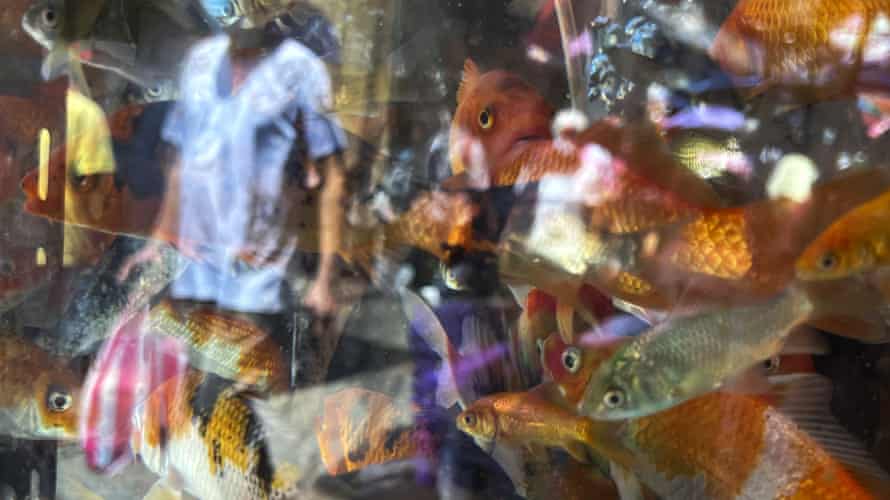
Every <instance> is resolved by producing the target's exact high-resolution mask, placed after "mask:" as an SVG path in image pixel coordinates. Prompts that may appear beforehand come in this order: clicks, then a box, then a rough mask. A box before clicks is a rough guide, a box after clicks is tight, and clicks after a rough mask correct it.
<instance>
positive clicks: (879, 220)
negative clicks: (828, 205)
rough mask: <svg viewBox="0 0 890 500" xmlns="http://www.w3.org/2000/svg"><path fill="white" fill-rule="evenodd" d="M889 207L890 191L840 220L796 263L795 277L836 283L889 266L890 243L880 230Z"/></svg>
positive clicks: (807, 249)
mask: <svg viewBox="0 0 890 500" xmlns="http://www.w3.org/2000/svg"><path fill="white" fill-rule="evenodd" d="M888 207H890V191H887V192H885V193H884V194H882V195H880V196H878V197H877V198H874V199H872V200H870V201H868V202H866V203H863V204H862V205H860V206H858V207H856V208H854V209H853V210H850V211H849V212H847V213H846V214H844V215H842V216H841V217H839V218H838V219H837V220H836V221H834V222H833V223H832V224H831V225H830V226H828V228H827V229H825V231H824V232H822V234H820V235H819V236H818V237H817V238H816V239H815V240H813V242H812V243H810V244H809V246H807V247H806V249H805V250H804V251H803V253H802V254H801V255H800V257H799V258H798V259H797V262H796V263H795V270H796V272H797V277H798V278H801V279H805V280H819V279H837V278H843V277H846V276H850V275H853V274H858V273H862V272H864V271H869V270H871V269H874V268H877V267H880V266H883V265H886V264H887V263H888V262H890V260H888V255H890V253H888V252H890V247H888V244H890V241H888V239H887V237H886V234H887V233H886V232H885V231H884V230H883V221H884V220H886V218H887V215H886V214H887V209H888Z"/></svg>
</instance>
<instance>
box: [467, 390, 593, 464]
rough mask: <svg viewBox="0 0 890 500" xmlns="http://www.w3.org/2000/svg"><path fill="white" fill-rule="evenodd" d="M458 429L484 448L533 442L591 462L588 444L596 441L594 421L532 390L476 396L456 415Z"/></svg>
mask: <svg viewBox="0 0 890 500" xmlns="http://www.w3.org/2000/svg"><path fill="white" fill-rule="evenodd" d="M535 424H537V425H535ZM457 428H458V429H460V430H462V431H463V432H465V433H467V434H469V435H470V436H472V437H473V438H474V439H475V440H476V442H477V444H479V445H480V447H482V448H483V449H486V450H490V449H491V448H492V447H493V446H494V445H495V444H496V442H503V443H509V444H526V443H533V444H539V445H544V446H549V447H555V448H562V449H564V450H566V451H567V452H568V453H569V455H571V456H572V457H573V458H574V459H575V460H577V461H579V462H581V463H591V462H592V461H593V458H592V456H591V455H590V452H589V451H588V446H589V445H591V444H592V443H595V442H596V440H597V436H596V424H595V423H594V421H592V420H590V419H588V418H584V417H579V416H577V415H575V414H573V413H571V412H569V411H568V410H565V409H563V408H560V407H559V406H556V405H554V404H552V403H550V402H548V401H547V400H546V399H545V398H544V397H542V396H539V395H538V393H537V392H535V391H529V392H504V393H500V394H494V395H491V396H485V397H483V398H480V399H477V400H476V401H475V402H473V403H472V404H471V405H470V406H469V407H467V409H465V410H464V411H462V412H461V413H460V415H458V416H457Z"/></svg>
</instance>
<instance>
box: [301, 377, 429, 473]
mask: <svg viewBox="0 0 890 500" xmlns="http://www.w3.org/2000/svg"><path fill="white" fill-rule="evenodd" d="M413 424H414V422H413V415H410V414H406V413H405V412H403V411H401V410H400V409H399V408H397V407H396V406H395V404H394V403H393V400H392V398H390V397H389V396H387V395H385V394H383V393H380V392H376V391H369V390H367V389H362V388H358V387H356V388H350V389H343V390H341V391H338V392H336V393H334V394H331V395H330V396H327V397H326V398H325V400H324V412H323V414H322V416H321V418H320V419H319V420H318V422H317V425H316V429H315V436H316V438H317V439H318V447H319V449H320V450H321V458H322V460H323V461H324V463H325V467H326V468H327V470H328V473H330V474H332V475H337V474H343V473H346V472H350V471H354V470H358V469H361V468H364V467H367V466H368V465H371V464H380V463H386V462H390V461H395V460H404V459H408V458H412V457H415V456H418V455H422V454H424V453H427V452H429V450H426V451H425V450H424V446H425V445H427V446H428V444H429V443H424V441H423V440H424V439H425V438H424V437H423V436H422V432H421V431H420V430H419V429H416V428H414V425H413ZM426 439H428V438H426Z"/></svg>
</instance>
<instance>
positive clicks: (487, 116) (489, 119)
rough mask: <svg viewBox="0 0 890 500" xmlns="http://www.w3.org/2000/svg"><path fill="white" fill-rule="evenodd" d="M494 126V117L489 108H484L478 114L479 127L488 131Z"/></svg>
mask: <svg viewBox="0 0 890 500" xmlns="http://www.w3.org/2000/svg"><path fill="white" fill-rule="evenodd" d="M492 125H494V115H492V113H491V110H490V109H489V108H487V107H486V108H484V109H483V110H482V111H480V112H479V126H480V127H482V128H484V129H490V128H491V126H492Z"/></svg>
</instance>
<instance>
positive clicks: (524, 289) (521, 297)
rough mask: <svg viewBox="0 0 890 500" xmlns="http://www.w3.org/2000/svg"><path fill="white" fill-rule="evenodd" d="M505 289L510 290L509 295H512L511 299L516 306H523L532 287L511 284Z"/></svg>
mask: <svg viewBox="0 0 890 500" xmlns="http://www.w3.org/2000/svg"><path fill="white" fill-rule="evenodd" d="M507 289H509V290H510V293H511V294H513V298H514V299H516V303H517V304H525V302H526V299H527V298H528V294H529V292H531V291H532V287H531V286H529V285H524V284H523V285H519V284H511V285H507Z"/></svg>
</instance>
